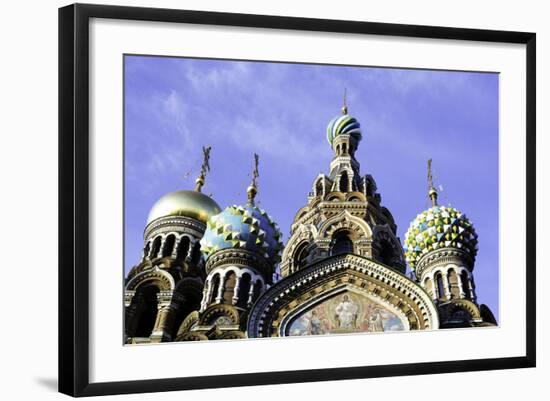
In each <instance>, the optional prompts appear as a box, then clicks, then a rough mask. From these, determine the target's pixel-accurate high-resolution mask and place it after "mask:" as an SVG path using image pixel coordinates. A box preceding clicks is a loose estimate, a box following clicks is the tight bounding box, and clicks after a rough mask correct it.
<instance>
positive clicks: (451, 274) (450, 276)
mask: <svg viewBox="0 0 550 401" xmlns="http://www.w3.org/2000/svg"><path fill="white" fill-rule="evenodd" d="M447 280H449V284H450V287H451V298H460V289H459V288H458V276H457V274H456V272H455V270H454V269H449V271H448V272H447Z"/></svg>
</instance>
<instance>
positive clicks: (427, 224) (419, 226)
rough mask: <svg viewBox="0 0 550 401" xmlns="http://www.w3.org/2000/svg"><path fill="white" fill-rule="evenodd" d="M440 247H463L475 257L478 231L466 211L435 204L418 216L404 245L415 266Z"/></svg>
mask: <svg viewBox="0 0 550 401" xmlns="http://www.w3.org/2000/svg"><path fill="white" fill-rule="evenodd" d="M440 248H455V249H461V250H463V251H464V252H466V253H467V254H468V255H469V256H470V257H471V258H472V261H474V260H475V257H476V254H477V234H476V232H475V229H474V226H473V225H472V223H471V222H470V220H468V218H467V217H466V215H465V214H463V213H462V212H460V211H458V210H457V209H455V208H453V207H445V206H437V205H435V206H433V207H431V208H429V209H428V210H426V211H424V212H422V213H420V214H419V215H418V216H416V218H415V219H414V221H413V222H412V223H411V225H410V226H409V229H408V230H407V233H406V234H405V246H404V247H403V249H404V251H405V257H406V258H407V262H409V266H410V267H411V269H412V270H414V269H415V267H416V264H417V263H418V261H419V260H420V259H421V258H422V257H423V256H424V255H426V254H427V253H429V252H431V251H434V250H436V249H440Z"/></svg>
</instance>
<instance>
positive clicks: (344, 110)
mask: <svg viewBox="0 0 550 401" xmlns="http://www.w3.org/2000/svg"><path fill="white" fill-rule="evenodd" d="M346 92H347V89H346V88H344V105H343V106H342V114H344V115H346V114H348V105H347V99H346V97H347V96H346V95H347V93H346Z"/></svg>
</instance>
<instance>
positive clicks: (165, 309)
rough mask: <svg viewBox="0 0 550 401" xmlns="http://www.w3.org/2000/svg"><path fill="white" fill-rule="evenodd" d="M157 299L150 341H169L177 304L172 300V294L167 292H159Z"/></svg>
mask: <svg viewBox="0 0 550 401" xmlns="http://www.w3.org/2000/svg"><path fill="white" fill-rule="evenodd" d="M157 299H158V302H159V304H158V312H157V319H156V320H155V326H154V328H153V332H152V333H151V336H150V338H151V342H164V341H171V340H172V335H171V331H172V325H173V324H174V318H175V317H176V312H177V309H178V305H176V304H175V303H174V302H172V294H171V293H169V292H165V293H159V294H158V295H157Z"/></svg>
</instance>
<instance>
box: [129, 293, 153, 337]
mask: <svg viewBox="0 0 550 401" xmlns="http://www.w3.org/2000/svg"><path fill="white" fill-rule="evenodd" d="M158 293H159V288H158V287H157V286H155V285H148V286H143V287H140V288H138V290H137V291H136V295H134V300H135V302H137V305H136V306H137V308H136V317H135V319H137V321H136V322H135V324H134V327H135V330H134V333H133V334H131V337H149V336H150V335H151V333H152V332H153V329H154V327H155V321H156V319H157V311H158V307H157V302H158V301H157V294H158ZM134 300H132V301H134Z"/></svg>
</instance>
